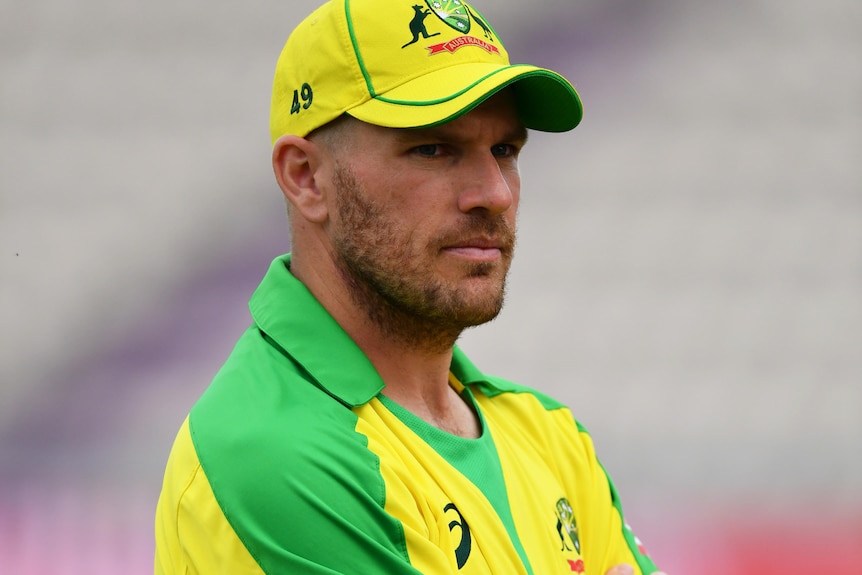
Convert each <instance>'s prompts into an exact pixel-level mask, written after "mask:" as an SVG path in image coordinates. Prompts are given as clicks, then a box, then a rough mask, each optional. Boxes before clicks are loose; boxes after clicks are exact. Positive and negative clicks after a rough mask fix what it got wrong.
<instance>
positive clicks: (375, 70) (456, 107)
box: [270, 0, 583, 143]
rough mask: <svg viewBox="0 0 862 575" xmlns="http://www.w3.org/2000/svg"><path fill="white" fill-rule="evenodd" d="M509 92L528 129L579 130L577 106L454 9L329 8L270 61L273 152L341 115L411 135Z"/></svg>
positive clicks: (367, 3) (417, 1)
mask: <svg viewBox="0 0 862 575" xmlns="http://www.w3.org/2000/svg"><path fill="white" fill-rule="evenodd" d="M506 86H512V87H513V91H514V94H515V101H516V104H517V107H518V113H519V116H520V118H521V121H522V122H523V123H524V125H525V126H526V127H527V128H532V129H535V130H541V131H546V132H564V131H566V130H571V129H572V128H574V127H575V126H577V125H578V122H580V121H581V116H582V115H583V108H582V106H581V100H580V98H579V97H578V94H577V92H576V91H575V89H574V88H573V87H572V85H571V84H570V83H569V82H568V80H566V79H565V78H563V77H562V76H560V75H559V74H557V73H556V72H552V71H550V70H546V69H544V68H538V67H536V66H530V65H526V64H515V65H512V64H510V63H509V55H508V53H507V52H506V49H505V48H504V47H503V44H502V43H501V42H500V40H499V38H498V37H497V33H496V32H495V31H494V29H493V28H492V27H491V25H490V24H488V21H487V20H485V18H484V17H483V16H482V15H481V14H480V13H479V11H478V10H476V9H475V8H473V7H472V6H468V5H467V3H466V2H462V1H461V0H330V1H329V2H327V3H326V4H324V5H323V6H321V7H320V8H318V9H317V10H315V11H314V12H313V13H312V14H311V15H310V16H309V17H308V18H306V19H305V20H304V21H303V22H302V23H300V24H299V26H297V28H296V29H295V30H294V31H293V33H292V34H291V35H290V37H289V38H288V40H287V43H286V44H285V46H284V49H283V50H282V52H281V56H280V57H279V59H278V64H277V65H276V69H275V81H274V83H273V89H272V109H271V113H270V132H271V135H272V141H273V143H274V142H275V141H276V140H277V139H278V138H280V137H281V136H283V135H285V134H293V135H296V136H303V137H304V136H306V135H307V134H309V133H310V132H311V131H313V130H315V129H317V128H319V127H321V126H323V125H324V124H327V123H329V122H331V121H332V120H334V119H336V118H338V117H339V116H341V115H342V114H344V113H347V114H350V115H351V116H353V117H355V118H357V119H359V120H362V121H363V122H366V123H369V124H376V125H378V126H386V127H391V128H419V127H427V126H433V125H436V124H441V123H443V122H447V121H449V120H452V119H454V118H456V117H458V116H460V115H461V114H464V113H466V112H468V111H469V110H471V109H473V108H474V107H476V106H477V105H479V104H480V103H481V102H482V101H484V100H485V99H487V98H488V97H490V96H491V95H493V94H494V93H496V92H497V91H499V90H501V89H502V88H504V87H506Z"/></svg>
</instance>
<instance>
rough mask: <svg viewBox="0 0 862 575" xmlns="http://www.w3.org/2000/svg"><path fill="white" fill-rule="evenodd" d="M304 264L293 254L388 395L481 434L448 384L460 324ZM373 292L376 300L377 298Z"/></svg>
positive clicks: (439, 422)
mask: <svg viewBox="0 0 862 575" xmlns="http://www.w3.org/2000/svg"><path fill="white" fill-rule="evenodd" d="M304 264H305V262H304V261H303V260H302V259H300V258H297V257H296V256H295V255H294V257H293V258H292V261H291V272H292V273H293V274H294V276H296V277H297V278H298V279H299V280H300V281H302V282H303V283H304V284H305V286H306V287H307V288H308V289H309V291H311V293H312V294H314V296H315V297H316V298H317V300H318V301H319V302H320V303H321V304H322V305H323V307H325V308H326V309H327V311H328V312H329V313H330V314H331V315H332V317H333V318H335V320H336V321H337V322H338V323H339V325H341V327H342V329H344V331H345V332H347V334H348V335H349V336H350V337H351V339H352V340H353V341H354V342H355V343H356V345H358V346H359V348H360V349H362V351H363V352H364V353H365V355H366V356H367V357H368V359H369V360H370V361H371V363H372V364H373V365H374V367H375V369H376V370H377V372H378V374H379V375H380V377H381V378H382V379H383V383H384V384H385V386H386V387H385V390H384V393H385V394H386V395H387V396H388V397H389V398H390V399H392V400H393V401H395V402H396V403H398V404H399V405H401V406H402V407H404V408H405V409H407V410H409V411H410V412H412V413H413V414H414V415H416V416H417V417H420V418H422V419H423V420H425V421H427V422H428V423H430V424H431V425H434V426H435V427H438V428H440V429H442V430H444V431H447V432H449V433H452V434H455V435H460V436H462V437H478V435H479V433H480V426H479V421H478V418H477V417H476V414H475V413H474V412H473V409H472V407H471V406H469V405H468V404H467V403H466V402H465V401H464V399H463V398H462V397H461V396H460V395H459V394H458V393H457V392H455V390H453V389H452V388H451V386H450V385H449V367H450V364H451V362H452V351H453V347H454V345H455V341H456V340H457V338H458V335H459V334H460V333H461V329H457V330H455V329H448V330H447V329H442V328H441V327H440V326H439V325H438V326H435V325H433V322H430V321H427V320H425V321H423V320H420V319H418V318H416V317H412V316H408V315H407V314H405V313H403V312H400V311H399V310H398V309H396V308H394V307H393V306H391V305H387V304H386V302H385V301H383V298H381V297H380V296H379V295H376V294H373V293H371V292H369V291H368V290H362V292H361V293H360V294H357V293H356V291H355V290H354V289H351V287H349V284H348V283H347V282H345V281H339V280H340V279H343V278H342V277H336V278H327V277H324V275H322V274H321V273H320V271H321V268H320V267H318V266H305V265H304ZM333 280H334V281H333ZM375 297H376V298H377V299H378V301H373V298H375Z"/></svg>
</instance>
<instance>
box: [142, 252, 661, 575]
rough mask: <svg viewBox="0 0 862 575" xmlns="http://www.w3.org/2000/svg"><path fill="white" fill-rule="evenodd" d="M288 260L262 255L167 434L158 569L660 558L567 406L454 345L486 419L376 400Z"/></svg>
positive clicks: (462, 379) (523, 566) (473, 568)
mask: <svg viewBox="0 0 862 575" xmlns="http://www.w3.org/2000/svg"><path fill="white" fill-rule="evenodd" d="M289 265H290V256H289V255H286V256H282V257H281V258H277V259H276V260H275V261H274V262H273V264H272V266H271V268H270V270H269V272H268V273H267V275H266V277H265V278H264V280H263V282H262V283H261V285H260V287H259V288H258V289H257V291H256V292H255V294H254V295H253V296H252V299H251V302H250V305H249V307H250V309H251V313H252V317H253V319H254V324H253V326H252V327H251V328H249V330H248V331H247V332H246V333H245V334H244V335H243V336H242V338H241V339H240V341H239V342H238V343H237V346H236V348H235V349H234V351H233V353H232V354H231V355H230V357H229V358H228V360H227V362H226V363H225V365H224V367H223V368H222V369H221V371H220V372H219V373H218V375H217V376H216V377H215V379H214V381H213V383H212V384H211V386H210V387H209V388H208V389H207V391H206V392H205V393H204V394H203V396H202V397H201V398H200V400H199V401H198V402H197V403H196V404H195V406H194V407H193V408H192V410H191V412H190V414H189V417H188V418H187V419H186V421H185V422H184V423H183V425H182V428H181V429H180V432H179V434H178V436H177V439H176V441H175V443H174V447H173V450H172V451H171V455H170V458H169V460H168V464H167V469H166V472H165V480H164V485H163V488H162V494H161V497H160V499H159V504H158V508H157V512H156V560H155V572H156V573H157V574H159V573H169V574H174V573H181V574H185V573H200V574H206V575H210V574H219V573H223V574H231V575H239V574H246V573H249V574H250V573H267V574H294V573H296V574H310V575H317V574H342V575H346V574H356V575H377V574H379V575H394V574H399V575H400V574H411V573H413V574H416V573H425V574H445V573H452V574H463V575H476V574H500V575H504V574H505V575H514V574H524V575H527V574H529V575H549V574H554V573H560V574H563V573H587V574H590V575H592V574H595V575H604V573H605V572H606V571H607V569H609V568H610V567H611V566H613V565H616V564H618V563H629V564H631V565H633V566H635V572H636V573H642V574H648V573H652V572H653V571H655V570H656V569H655V566H654V565H653V563H652V561H651V560H650V559H649V558H648V557H647V556H646V555H645V554H644V553H643V552H642V551H641V550H639V546H638V544H637V542H636V539H635V537H634V535H633V534H632V533H631V531H630V530H629V529H628V528H627V527H626V526H625V523H624V520H623V516H622V511H621V509H620V505H619V500H618V498H617V495H616V492H615V490H614V487H613V484H612V483H611V481H610V480H609V478H608V477H607V475H606V474H605V471H604V470H603V468H602V467H601V465H600V464H599V462H598V460H597V459H596V456H595V453H594V451H593V445H592V441H591V440H590V437H589V435H588V434H587V433H586V431H585V430H584V429H583V428H581V427H580V426H579V425H578V424H577V423H576V421H575V420H574V418H573V417H572V414H571V413H570V411H569V410H568V409H567V408H566V407H564V406H563V405H560V404H559V403H557V402H555V401H554V400H552V399H550V398H549V397H547V396H545V395H543V394H541V393H538V392H536V391H534V390H531V389H529V388H526V387H522V386H519V385H516V384H513V383H511V382H508V381H506V380H503V379H499V378H496V377H491V376H488V375H485V374H483V373H482V372H481V371H479V370H478V369H477V368H476V367H475V366H474V365H473V364H472V363H471V362H470V361H469V359H467V357H466V356H465V355H464V354H463V352H461V350H460V349H458V348H456V349H455V352H454V355H453V359H452V365H451V372H450V383H451V385H452V386H453V387H454V388H455V389H456V390H458V391H459V392H460V393H461V394H462V396H463V397H464V399H465V400H467V401H469V402H472V404H473V406H474V407H475V409H476V412H477V413H478V414H479V418H480V420H481V425H482V433H481V436H480V437H479V438H477V439H465V438H462V437H458V436H454V435H451V434H448V433H446V432H444V431H441V430H439V429H437V428H436V427H433V426H432V425H430V424H428V423H426V422H425V421H423V420H421V419H420V418H418V417H416V416H415V415H413V414H412V413H410V412H409V411H407V410H406V409H404V408H403V407H401V406H399V405H398V404H397V403H395V402H394V401H392V400H391V399H389V398H387V397H386V395H385V389H384V385H383V381H382V380H381V378H380V376H379V375H378V374H377V372H376V371H375V369H374V367H373V366H372V364H371V362H370V361H369V360H368V358H367V357H366V356H365V355H364V354H363V353H362V351H361V350H360V349H359V348H358V347H357V346H356V344H355V343H354V342H353V341H352V340H351V339H350V338H349V337H348V336H347V334H346V333H345V332H344V331H343V330H342V329H341V327H340V326H339V325H338V324H337V323H336V322H335V320H334V319H333V318H332V317H331V316H330V315H329V314H328V313H327V312H326V310H325V309H324V308H323V307H322V306H321V305H320V304H319V303H318V302H317V300H316V299H315V298H314V297H313V296H312V295H311V293H309V292H308V291H307V290H306V288H305V287H304V286H303V284H302V283H301V282H299V281H298V280H297V279H296V278H294V277H293V276H292V275H291V273H290V271H289Z"/></svg>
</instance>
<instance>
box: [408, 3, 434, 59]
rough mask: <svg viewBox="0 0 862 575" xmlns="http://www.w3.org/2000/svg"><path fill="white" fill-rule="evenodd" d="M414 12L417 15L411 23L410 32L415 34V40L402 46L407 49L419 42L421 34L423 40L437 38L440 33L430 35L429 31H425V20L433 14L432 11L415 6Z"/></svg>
mask: <svg viewBox="0 0 862 575" xmlns="http://www.w3.org/2000/svg"><path fill="white" fill-rule="evenodd" d="M413 10H415V11H416V13H415V14H414V15H413V19H412V20H411V21H410V32H411V33H412V34H413V39H412V40H410V41H409V42H407V43H406V44H404V45H403V46H401V48H402V49H403V48H406V47H407V46H409V45H410V44H413V43H415V42H418V41H419V34H422V37H423V38H430V37H431V36H437V35H439V34H440V32H434V33H433V34H429V33H428V30H426V29H425V18H427V17H428V16H429V15H430V14H431V10H426V9H425V8H424V7H422V6H413Z"/></svg>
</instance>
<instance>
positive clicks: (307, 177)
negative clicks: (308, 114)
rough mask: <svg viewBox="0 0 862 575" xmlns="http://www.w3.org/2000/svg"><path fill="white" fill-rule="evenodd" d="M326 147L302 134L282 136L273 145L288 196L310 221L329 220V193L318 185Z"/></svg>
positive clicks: (278, 174)
mask: <svg viewBox="0 0 862 575" xmlns="http://www.w3.org/2000/svg"><path fill="white" fill-rule="evenodd" d="M323 155H324V152H323V149H322V148H320V147H319V146H317V145H315V144H314V143H313V142H311V141H309V140H306V139H305V138H300V137H298V136H290V135H288V136H282V137H281V138H279V139H278V140H276V142H275V144H274V145H273V148H272V169H273V171H274V172H275V179H276V181H277V182H278V187H280V188H281V191H282V193H283V194H284V197H285V198H287V201H288V202H290V203H291V205H292V206H293V207H294V209H295V210H296V211H297V212H298V213H299V214H301V215H302V217H303V218H304V219H306V220H308V221H310V222H315V223H322V222H324V221H326V219H327V217H328V215H329V212H328V209H327V206H326V198H325V197H324V196H325V194H324V193H323V192H322V191H321V190H320V188H319V187H318V182H317V178H318V177H320V172H319V170H320V167H321V163H322V160H323Z"/></svg>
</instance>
